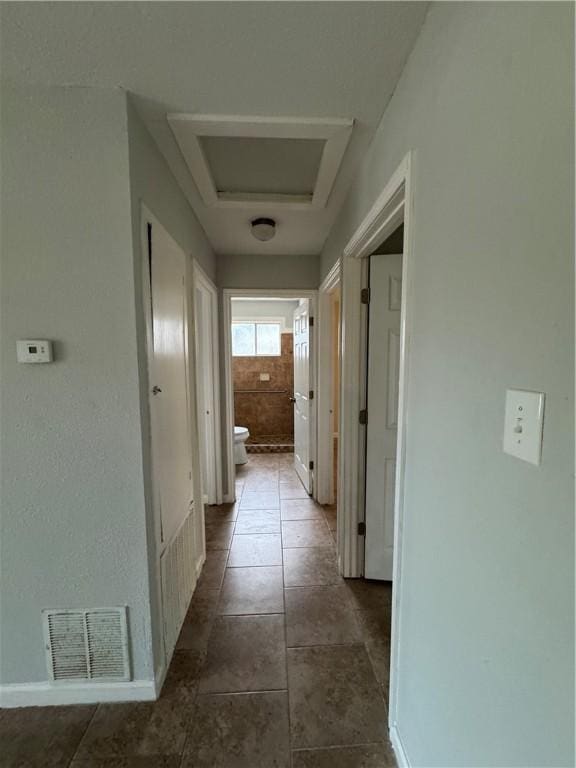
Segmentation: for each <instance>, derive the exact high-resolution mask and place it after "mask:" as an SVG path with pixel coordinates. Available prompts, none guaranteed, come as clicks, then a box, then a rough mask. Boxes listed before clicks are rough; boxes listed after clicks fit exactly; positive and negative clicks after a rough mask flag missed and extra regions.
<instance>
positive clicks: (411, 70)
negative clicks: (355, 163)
mask: <svg viewBox="0 0 576 768" xmlns="http://www.w3.org/2000/svg"><path fill="white" fill-rule="evenodd" d="M573 31H574V19H573V8H572V6H571V5H570V4H567V3H566V4H555V3H494V4H492V3H440V4H437V5H434V6H432V8H431V10H430V12H429V15H428V18H427V21H426V23H425V25H424V28H423V31H422V34H421V36H420V38H419V40H418V42H417V43H416V46H415V49H414V50H413V52H412V54H411V56H410V59H409V61H408V64H407V66H406V69H405V71H404V73H403V75H402V77H401V80H400V82H399V84H398V86H397V88H396V91H395V93H394V96H393V98H392V100H391V102H390V104H389V106H388V108H387V110H386V112H385V114H384V117H383V120H382V123H381V125H380V128H379V131H378V133H377V136H376V138H375V140H374V142H373V145H372V147H371V150H370V152H369V154H368V156H367V157H366V159H365V162H364V163H363V167H362V171H361V173H360V175H359V177H358V178H357V180H356V182H355V184H354V187H353V188H352V190H351V194H350V195H349V198H348V200H347V203H346V205H345V207H344V209H343V211H342V213H341V215H340V217H339V221H338V225H337V228H336V229H335V230H334V231H333V233H332V235H331V237H330V239H329V242H328V243H327V246H326V248H325V250H324V252H323V254H322V273H323V274H326V273H327V271H328V269H329V267H330V266H331V264H333V262H334V261H335V259H336V258H337V257H338V255H339V254H340V253H341V251H342V248H343V246H344V245H345V243H346V242H347V240H348V238H349V237H350V235H351V234H352V232H353V231H354V229H355V228H356V227H357V225H358V224H359V222H360V221H361V220H362V218H363V216H364V215H365V214H366V213H367V211H368V210H369V208H370V206H371V204H372V203H373V202H374V200H375V198H376V196H377V195H378V193H379V192H380V191H381V189H382V188H383V186H384V184H385V183H386V182H387V180H388V179H389V178H390V176H391V174H392V173H393V171H394V170H395V168H396V167H397V166H398V164H399V163H400V161H401V160H402V158H403V156H404V155H405V153H406V152H407V151H408V150H411V149H413V150H415V188H414V192H415V198H414V217H415V218H414V222H415V229H414V282H413V286H412V289H413V294H412V295H413V307H414V322H413V332H412V336H411V351H410V359H409V370H410V387H409V392H408V412H409V414H410V418H409V422H408V433H407V467H406V469H407V472H406V502H405V528H404V542H405V549H404V571H403V584H402V595H403V607H402V611H401V615H400V617H399V627H400V633H401V637H402V653H401V657H400V670H399V676H400V677H399V684H400V689H399V711H398V730H399V733H400V736H401V739H402V741H403V743H404V746H405V748H406V752H407V755H408V758H409V760H410V764H411V765H413V766H426V767H427V768H429V767H430V766H443V768H446V766H460V767H462V766H507V767H509V766H523V768H525V767H526V766H568V765H574V751H573V739H574V645H573V641H574V496H573V470H574V442H573V441H574V433H573V429H574V418H573V405H574V403H573V396H574V380H573V372H574V357H573V355H574V334H573V330H574V323H573V320H574V317H573V299H574V297H573V287H574V272H573V256H574V240H573V226H572V221H573V211H574V189H573V175H572V174H573V168H574V158H573V127H574V126H573V110H574V104H573V86H574V82H573V69H574V60H573ZM507 387H519V388H526V389H533V390H541V391H544V392H545V393H546V398H547V399H546V415H545V429H544V446H543V456H542V465H541V466H540V467H534V466H532V465H529V464H526V463H523V462H521V461H518V460H516V459H514V458H512V457H510V456H507V455H505V454H504V453H503V452H502V447H501V442H502V427H503V416H504V412H503V411H504V396H505V390H506V388H507Z"/></svg>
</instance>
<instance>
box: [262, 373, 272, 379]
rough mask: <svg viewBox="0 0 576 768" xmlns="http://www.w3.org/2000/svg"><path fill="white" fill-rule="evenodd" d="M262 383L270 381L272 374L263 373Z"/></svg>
mask: <svg viewBox="0 0 576 768" xmlns="http://www.w3.org/2000/svg"><path fill="white" fill-rule="evenodd" d="M260 381H270V374H269V373H261V374H260Z"/></svg>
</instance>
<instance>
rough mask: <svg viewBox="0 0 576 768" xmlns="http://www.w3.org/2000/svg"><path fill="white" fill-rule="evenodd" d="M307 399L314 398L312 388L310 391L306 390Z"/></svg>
mask: <svg viewBox="0 0 576 768" xmlns="http://www.w3.org/2000/svg"><path fill="white" fill-rule="evenodd" d="M308 399H309V400H314V390H313V389H311V390H310V392H308Z"/></svg>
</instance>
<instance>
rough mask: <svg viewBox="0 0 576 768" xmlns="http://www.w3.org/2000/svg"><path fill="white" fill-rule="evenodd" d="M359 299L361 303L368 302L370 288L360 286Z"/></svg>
mask: <svg viewBox="0 0 576 768" xmlns="http://www.w3.org/2000/svg"><path fill="white" fill-rule="evenodd" d="M360 301H361V303H362V304H370V288H362V290H361V291H360Z"/></svg>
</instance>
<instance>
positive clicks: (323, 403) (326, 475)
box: [315, 259, 342, 504]
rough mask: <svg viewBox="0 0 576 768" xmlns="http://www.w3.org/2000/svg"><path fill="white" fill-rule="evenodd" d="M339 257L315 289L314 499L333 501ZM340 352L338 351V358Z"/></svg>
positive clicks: (323, 502) (321, 501)
mask: <svg viewBox="0 0 576 768" xmlns="http://www.w3.org/2000/svg"><path fill="white" fill-rule="evenodd" d="M341 263H342V262H341V260H340V259H338V261H337V262H336V263H335V264H334V266H333V267H332V269H331V270H330V272H329V273H328V274H327V276H326V277H325V278H324V281H323V282H322V285H321V286H320V288H319V289H318V336H317V338H318V405H317V414H318V438H317V444H318V451H317V456H316V465H315V466H316V500H317V501H318V503H319V504H334V482H333V481H334V478H333V474H334V458H333V452H334V439H333V433H334V425H333V419H332V412H333V407H334V403H333V399H334V398H333V392H334V389H333V386H332V364H333V360H332V350H333V346H334V338H333V335H334V326H333V322H332V321H333V318H332V309H333V302H334V291H335V289H336V288H338V287H339V286H340V270H341ZM341 358H342V355H340V360H341Z"/></svg>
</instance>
